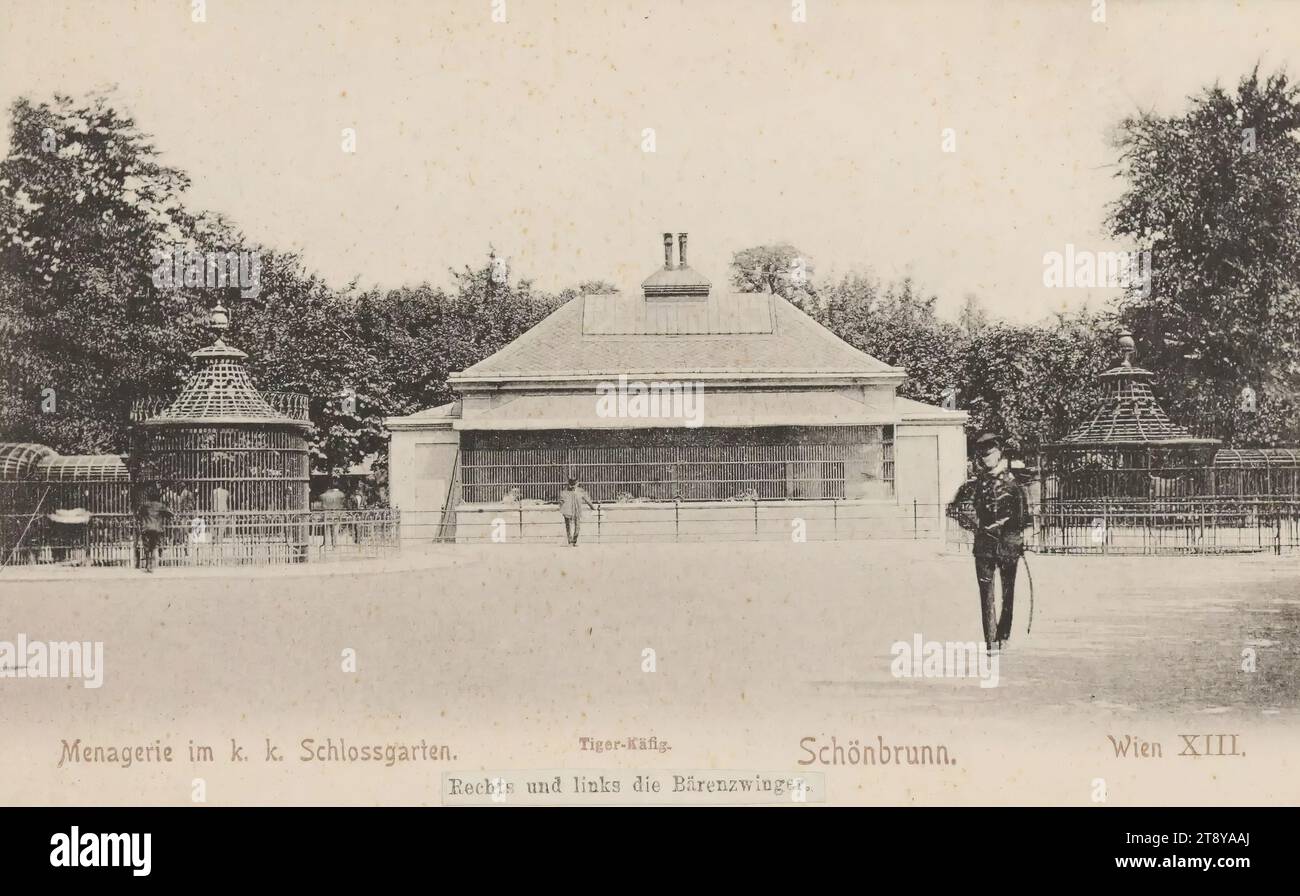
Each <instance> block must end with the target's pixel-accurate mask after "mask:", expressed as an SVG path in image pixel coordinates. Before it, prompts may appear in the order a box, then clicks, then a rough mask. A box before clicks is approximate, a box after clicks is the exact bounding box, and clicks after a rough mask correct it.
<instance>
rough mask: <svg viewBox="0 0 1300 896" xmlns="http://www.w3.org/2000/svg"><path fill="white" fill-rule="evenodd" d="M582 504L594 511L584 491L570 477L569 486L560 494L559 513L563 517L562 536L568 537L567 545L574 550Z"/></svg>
mask: <svg viewBox="0 0 1300 896" xmlns="http://www.w3.org/2000/svg"><path fill="white" fill-rule="evenodd" d="M583 504H586V505H587V506H588V507H590V508H591V509H592V510H595V509H596V505H594V504H592V503H591V498H589V497H588V496H587V492H586V490H585V489H584V488H582V487H581V486H580V485H578V480H577V479H574V478H573V477H572V476H570V477H569V484H568V485H566V486H565V487H564V489H563V490H562V491H561V492H560V513H562V514H563V515H564V534H565V536H567V537H568V539H569V544H570V545H572V546H573V547H575V548H576V547H577V546H578V531H579V530H580V529H581V528H582V505H583Z"/></svg>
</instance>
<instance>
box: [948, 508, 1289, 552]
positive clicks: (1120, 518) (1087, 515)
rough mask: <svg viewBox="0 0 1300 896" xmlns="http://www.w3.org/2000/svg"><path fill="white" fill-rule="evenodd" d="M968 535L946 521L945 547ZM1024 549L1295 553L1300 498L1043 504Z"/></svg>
mask: <svg viewBox="0 0 1300 896" xmlns="http://www.w3.org/2000/svg"><path fill="white" fill-rule="evenodd" d="M971 538H972V536H971V534H970V533H969V532H966V531H964V530H962V529H961V528H960V527H958V526H957V525H956V523H955V522H954V521H952V520H949V522H948V534H947V543H948V545H949V547H951V548H962V547H965V548H966V549H969V546H970V543H971ZM1025 546H1026V549H1027V550H1030V551H1033V552H1035V553H1042V554H1119V555H1134V554H1146V555H1170V554H1229V553H1274V554H1281V553H1288V552H1291V551H1294V550H1296V549H1297V548H1300V498H1242V497H1235V496H1218V497H1197V498H1170V499H1166V500H1157V501H1108V500H1104V499H1098V500H1093V501H1061V502H1047V503H1044V504H1041V505H1039V506H1037V507H1035V508H1034V513H1033V527H1032V528H1031V529H1027V530H1026V531H1025Z"/></svg>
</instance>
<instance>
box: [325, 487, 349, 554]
mask: <svg viewBox="0 0 1300 896" xmlns="http://www.w3.org/2000/svg"><path fill="white" fill-rule="evenodd" d="M320 506H321V510H324V511H327V513H326V516H327V517H328V520H327V521H326V523H325V532H326V534H327V535H328V536H329V544H330V547H334V546H336V545H337V544H338V541H339V520H340V519H342V518H343V516H344V514H343V513H341V512H340V511H343V510H347V508H348V498H347V495H345V494H343V489H341V488H339V484H338V480H336V479H331V480H330V487H329V488H328V489H326V490H325V492H324V493H323V494H322V495H321V496H320Z"/></svg>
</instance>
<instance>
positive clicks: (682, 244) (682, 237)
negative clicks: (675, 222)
mask: <svg viewBox="0 0 1300 896" xmlns="http://www.w3.org/2000/svg"><path fill="white" fill-rule="evenodd" d="M677 266H678V267H679V268H684V267H686V234H684V233H679V234H677Z"/></svg>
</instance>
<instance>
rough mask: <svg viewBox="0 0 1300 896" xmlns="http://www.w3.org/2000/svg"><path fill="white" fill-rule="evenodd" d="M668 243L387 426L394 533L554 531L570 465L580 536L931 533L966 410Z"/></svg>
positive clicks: (949, 482) (543, 537) (953, 471)
mask: <svg viewBox="0 0 1300 896" xmlns="http://www.w3.org/2000/svg"><path fill="white" fill-rule="evenodd" d="M677 246H678V258H677V261H676V263H674V260H673V240H672V235H671V234H665V235H664V266H663V268H661V269H659V270H657V271H656V272H655V273H653V274H651V275H650V276H649V277H647V278H646V279H645V281H644V282H643V283H642V284H641V286H642V288H641V292H640V294H639V295H637V294H625V293H620V294H610V295H588V296H580V297H578V298H575V299H572V300H570V301H569V302H567V303H566V304H564V305H563V306H561V307H560V308H558V309H557V310H556V311H555V312H553V313H552V314H551V315H550V316H549V317H547V318H546V319H544V320H543V321H541V322H540V323H538V324H537V325H536V326H534V327H533V328H532V329H531V330H529V331H528V332H526V333H524V334H523V335H522V336H520V337H519V338H518V339H516V340H515V341H514V342H512V343H510V344H509V345H507V346H506V347H505V348H503V349H501V350H500V351H498V352H496V353H495V354H493V355H491V356H490V357H488V358H486V359H484V360H483V361H480V362H479V363H477V364H475V365H473V366H472V367H469V368H468V369H466V370H463V371H461V372H459V373H456V374H454V375H452V376H451V377H450V380H449V382H450V384H451V385H452V386H453V387H454V388H455V389H456V390H457V391H458V392H459V393H460V394H461V399H460V400H459V401H455V402H452V403H450V404H446V405H442V406H440V407H436V408H431V409H429V410H425V411H421V412H418V413H415V414H412V415H410V416H406V417H394V418H389V419H388V420H387V421H386V425H387V427H388V429H389V431H390V434H391V436H390V454H389V458H390V483H389V484H390V493H391V501H392V504H393V506H395V507H397V508H399V509H400V511H401V513H402V537H403V538H404V539H411V540H433V539H446V540H451V539H454V540H456V541H484V540H490V539H492V538H493V536H494V535H495V536H496V538H497V539H498V540H506V541H521V540H522V541H551V540H554V541H556V542H559V541H560V540H561V539H562V538H563V534H564V530H563V524H562V519H561V517H560V514H559V513H558V508H557V507H556V504H555V502H556V501H557V500H558V494H559V491H560V490H561V488H562V487H563V485H564V482H565V480H566V478H567V477H569V476H574V477H577V478H578V479H579V480H580V481H581V482H582V484H583V486H584V487H585V488H586V489H587V491H588V493H589V494H590V495H591V499H592V501H593V502H596V503H598V504H600V505H601V508H600V512H599V513H592V512H590V511H588V515H587V517H586V518H585V520H584V527H583V533H584V535H583V537H584V539H586V540H617V541H635V540H655V539H675V538H680V539H693V540H704V541H708V540H726V539H753V538H773V539H789V538H790V537H791V532H792V525H796V520H802V521H803V525H805V526H806V536H807V538H808V539H810V540H816V539H831V538H861V537H868V536H874V535H886V536H888V535H893V536H894V537H908V538H913V537H941V535H942V532H943V528H944V527H943V502H945V501H946V500H948V499H949V498H950V497H951V496H952V494H953V493H954V492H955V491H956V489H957V487H958V485H960V483H961V481H962V479H963V478H964V475H965V461H966V439H965V430H964V425H965V423H966V420H967V415H966V414H965V413H963V412H960V411H947V410H943V409H940V408H936V407H931V406H929V405H924V404H921V403H919V402H915V401H910V400H908V399H906V398H901V397H899V396H898V395H897V394H896V390H897V388H898V385H899V384H900V383H901V382H902V381H903V379H904V376H905V371H904V370H902V369H901V368H897V367H891V366H889V365H887V364H884V363H882V362H881V361H878V360H877V359H875V358H873V357H871V356H870V355H867V354H865V353H863V352H861V351H859V350H857V349H855V348H853V347H852V346H850V345H849V344H848V343H846V342H844V341H843V340H841V339H839V338H838V337H837V336H835V335H834V334H832V333H831V332H830V331H828V330H826V329H825V328H824V327H822V326H821V325H820V324H818V323H816V322H815V321H814V320H813V319H812V318H811V317H809V316H808V315H807V314H805V313H804V312H802V311H800V310H799V309H798V308H796V307H795V306H794V305H792V304H791V303H790V302H788V301H786V300H785V299H783V298H781V297H780V296H777V295H768V294H755V293H715V292H714V291H713V290H712V288H711V285H710V283H709V281H708V280H707V279H706V278H705V277H703V276H702V275H700V274H699V273H697V272H696V271H695V270H693V269H692V268H691V267H689V266H688V264H687V260H686V234H680V235H679V237H678V241H677Z"/></svg>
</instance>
